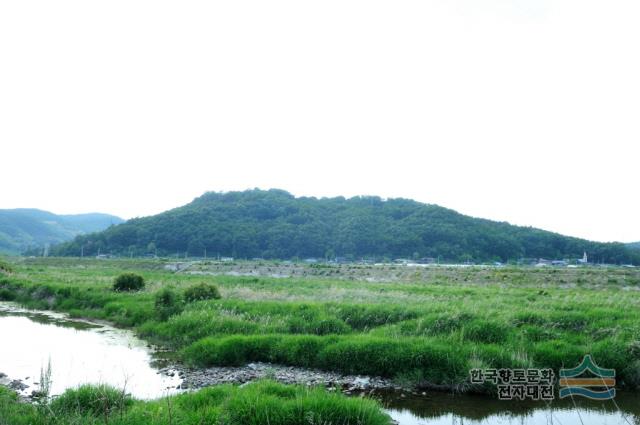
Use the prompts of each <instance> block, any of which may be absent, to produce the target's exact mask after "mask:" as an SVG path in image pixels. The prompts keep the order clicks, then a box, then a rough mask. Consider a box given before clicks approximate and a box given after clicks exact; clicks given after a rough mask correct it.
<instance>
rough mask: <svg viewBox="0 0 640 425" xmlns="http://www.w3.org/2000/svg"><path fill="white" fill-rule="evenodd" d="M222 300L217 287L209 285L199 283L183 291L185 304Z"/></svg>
mask: <svg viewBox="0 0 640 425" xmlns="http://www.w3.org/2000/svg"><path fill="white" fill-rule="evenodd" d="M220 298H222V296H221V295H220V291H219V290H218V287H217V286H215V285H212V284H210V283H205V282H201V283H199V284H197V285H194V286H191V287H189V288H187V289H186V290H185V291H184V299H185V301H187V302H194V301H203V300H212V299H213V300H218V299H220Z"/></svg>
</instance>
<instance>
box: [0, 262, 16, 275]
mask: <svg viewBox="0 0 640 425" xmlns="http://www.w3.org/2000/svg"><path fill="white" fill-rule="evenodd" d="M0 273H13V267H11V264H9V263H7V262H6V261H4V260H2V259H0Z"/></svg>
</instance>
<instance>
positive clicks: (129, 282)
mask: <svg viewBox="0 0 640 425" xmlns="http://www.w3.org/2000/svg"><path fill="white" fill-rule="evenodd" d="M142 288H144V278H143V277H142V276H140V275H137V274H135V273H123V274H121V275H120V276H118V277H116V280H115V281H114V282H113V290H114V291H140V290H141V289H142Z"/></svg>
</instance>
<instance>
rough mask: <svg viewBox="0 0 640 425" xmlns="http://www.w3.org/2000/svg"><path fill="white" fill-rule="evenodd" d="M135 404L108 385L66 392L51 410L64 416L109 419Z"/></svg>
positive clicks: (89, 386)
mask: <svg viewBox="0 0 640 425" xmlns="http://www.w3.org/2000/svg"><path fill="white" fill-rule="evenodd" d="M132 404H133V400H132V399H131V397H129V396H128V395H126V394H125V393H124V392H123V391H120V390H117V389H115V388H112V387H109V386H107V385H97V386H95V385H82V386H80V387H78V388H75V389H69V390H67V391H65V392H64V393H63V394H62V395H60V396H59V397H56V398H55V399H53V401H52V402H51V410H52V411H53V412H55V413H56V414H57V415H64V416H72V417H73V416H98V417H107V418H108V417H109V416H111V415H113V414H114V413H116V412H118V413H120V412H123V411H124V410H126V409H127V408H128V407H130V406H131V405H132Z"/></svg>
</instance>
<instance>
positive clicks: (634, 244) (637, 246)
mask: <svg viewBox="0 0 640 425" xmlns="http://www.w3.org/2000/svg"><path fill="white" fill-rule="evenodd" d="M627 246H628V247H629V248H632V249H640V242H632V243H628V244H627Z"/></svg>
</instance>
